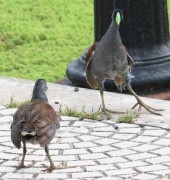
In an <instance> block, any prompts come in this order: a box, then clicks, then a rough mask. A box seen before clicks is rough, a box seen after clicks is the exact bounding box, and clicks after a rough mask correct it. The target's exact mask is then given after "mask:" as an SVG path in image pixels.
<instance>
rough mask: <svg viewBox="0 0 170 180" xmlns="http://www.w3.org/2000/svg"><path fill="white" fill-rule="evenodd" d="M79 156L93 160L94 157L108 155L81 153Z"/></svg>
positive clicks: (99, 157) (98, 157)
mask: <svg viewBox="0 0 170 180" xmlns="http://www.w3.org/2000/svg"><path fill="white" fill-rule="evenodd" d="M79 156H80V159H82V160H93V159H101V158H106V157H107V156H106V155H105V154H103V153H94V154H93V153H92V154H80V155H79Z"/></svg>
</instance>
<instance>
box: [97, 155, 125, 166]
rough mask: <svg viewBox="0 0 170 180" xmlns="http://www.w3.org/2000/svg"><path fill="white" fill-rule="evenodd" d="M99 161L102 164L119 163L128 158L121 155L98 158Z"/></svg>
mask: <svg viewBox="0 0 170 180" xmlns="http://www.w3.org/2000/svg"><path fill="white" fill-rule="evenodd" d="M98 162H99V163H100V164H117V163H120V162H128V160H127V159H125V158H123V157H121V156H120V157H109V158H103V159H98Z"/></svg>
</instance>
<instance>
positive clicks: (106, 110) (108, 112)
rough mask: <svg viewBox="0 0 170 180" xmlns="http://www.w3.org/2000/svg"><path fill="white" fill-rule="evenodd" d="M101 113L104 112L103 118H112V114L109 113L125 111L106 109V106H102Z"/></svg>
mask: <svg viewBox="0 0 170 180" xmlns="http://www.w3.org/2000/svg"><path fill="white" fill-rule="evenodd" d="M102 113H103V114H104V118H106V119H112V116H111V114H110V113H112V114H124V113H125V112H122V111H112V110H110V109H107V108H102Z"/></svg>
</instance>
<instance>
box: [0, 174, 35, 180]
mask: <svg viewBox="0 0 170 180" xmlns="http://www.w3.org/2000/svg"><path fill="white" fill-rule="evenodd" d="M32 177H33V174H28V173H27V174H23V173H22V174H21V173H8V174H5V175H4V176H3V177H2V179H20V180H21V179H31V178H32Z"/></svg>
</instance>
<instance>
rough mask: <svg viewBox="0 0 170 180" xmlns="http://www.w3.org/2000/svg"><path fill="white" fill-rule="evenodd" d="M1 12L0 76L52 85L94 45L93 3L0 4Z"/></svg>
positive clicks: (1, 0) (9, 0)
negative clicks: (73, 61)
mask: <svg viewBox="0 0 170 180" xmlns="http://www.w3.org/2000/svg"><path fill="white" fill-rule="evenodd" d="M168 3H169V7H170V2H169V1H168ZM0 12H1V13H0V14H1V15H0V76H9V77H18V78H25V79H32V80H36V79H38V78H45V79H46V80H47V81H51V82H54V81H56V80H59V79H61V78H63V77H65V70H66V67H67V64H68V62H69V61H72V60H74V59H76V58H77V57H79V56H80V55H81V54H82V53H83V52H84V50H85V49H86V48H87V47H88V46H89V45H90V44H91V43H92V42H93V32H94V26H93V0H0ZM169 16H170V14H169Z"/></svg>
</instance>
